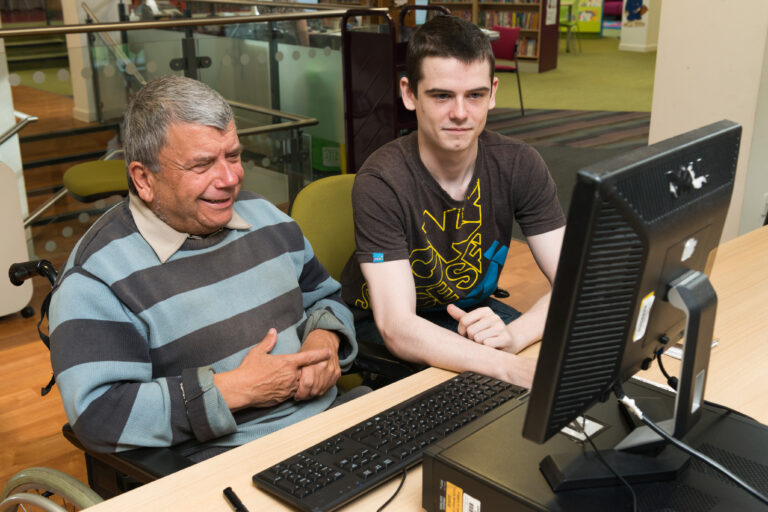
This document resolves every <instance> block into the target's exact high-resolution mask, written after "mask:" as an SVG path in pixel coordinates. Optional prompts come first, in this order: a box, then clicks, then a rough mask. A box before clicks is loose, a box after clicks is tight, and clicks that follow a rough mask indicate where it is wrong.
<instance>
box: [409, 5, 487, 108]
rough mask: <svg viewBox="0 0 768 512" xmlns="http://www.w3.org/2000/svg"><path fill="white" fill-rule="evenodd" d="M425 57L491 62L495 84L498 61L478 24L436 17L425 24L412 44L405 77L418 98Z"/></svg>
mask: <svg viewBox="0 0 768 512" xmlns="http://www.w3.org/2000/svg"><path fill="white" fill-rule="evenodd" d="M425 57H448V58H451V57H452V58H454V59H457V60H459V61H461V62H464V63H466V64H470V63H473V62H478V61H488V63H489V64H490V68H491V72H490V79H491V81H493V69H494V65H495V59H494V57H493V50H492V49H491V43H490V41H489V40H488V37H487V36H486V35H485V34H484V33H483V31H482V30H480V29H479V28H478V27H477V25H475V24H474V23H472V22H469V21H467V20H464V19H461V18H457V17H455V16H435V17H434V18H432V19H431V20H429V21H427V22H426V23H425V24H423V25H422V26H421V27H419V29H418V30H417V31H416V32H415V33H414V34H413V36H412V37H411V39H410V41H408V50H407V52H406V57H405V76H406V77H407V78H408V85H409V87H410V88H411V91H412V92H413V94H414V96H415V95H416V92H417V87H418V84H419V80H421V78H422V73H421V62H422V61H423V60H424V58H425Z"/></svg>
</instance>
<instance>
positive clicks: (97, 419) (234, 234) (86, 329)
mask: <svg viewBox="0 0 768 512" xmlns="http://www.w3.org/2000/svg"><path fill="white" fill-rule="evenodd" d="M235 210H236V211H237V213H238V214H239V215H240V216H241V217H242V218H243V219H244V220H245V221H246V222H248V223H250V224H251V227H250V228H249V229H238V230H232V229H223V230H221V231H219V232H217V233H215V234H213V235H210V236H208V237H206V238H199V239H196V238H188V239H187V240H186V241H185V242H184V244H183V245H182V246H181V248H180V249H179V250H178V251H177V252H176V253H174V254H173V255H172V256H171V257H170V258H169V259H168V260H167V261H166V262H165V263H161V262H160V260H159V259H158V257H157V255H156V254H155V252H154V251H153V249H152V248H151V247H150V245H149V244H148V243H147V242H146V240H145V239H144V238H143V237H142V236H141V234H140V233H139V231H138V230H137V227H136V223H135V222H134V219H133V217H132V214H131V211H130V210H129V208H128V202H127V201H125V202H122V203H120V204H118V205H117V206H115V207H114V208H112V209H111V210H110V211H109V212H107V213H106V214H104V215H103V216H102V217H101V218H100V219H99V220H98V221H97V222H96V223H94V225H93V226H92V227H91V228H90V229H89V230H88V232H87V233H86V234H85V235H84V236H83V238H82V239H81V240H80V241H79V242H78V244H77V245H76V246H75V249H74V250H73V252H72V254H71V255H70V258H69V260H68V262H67V264H66V267H65V268H64V271H63V272H62V273H61V274H60V276H59V279H58V281H57V283H56V287H55V289H54V293H53V297H52V301H51V307H50V331H51V362H52V364H53V370H54V374H55V375H56V379H57V382H58V384H59V389H60V391H61V396H62V400H63V402H64V409H65V411H66V413H67V417H68V418H69V421H70V423H71V425H72V427H73V429H74V431H75V433H76V434H77V436H78V438H79V439H80V440H81V441H82V442H83V444H85V445H86V446H87V447H88V448H90V449H92V450H96V451H101V452H113V451H122V450H127V449H131V448H136V447H142V446H177V445H179V446H181V447H182V448H183V447H185V446H191V445H196V446H199V445H202V446H209V445H210V446H236V445H240V444H243V443H245V442H247V441H250V440H253V439H256V438H258V437H260V436H263V435H265V434H268V433H270V432H274V431H275V430H278V429H280V428H282V427H285V426H287V425H290V424H292V423H295V422H297V421H300V420H302V419H304V418H307V417H309V416H312V415H314V414H317V413H319V412H321V411H323V410H325V409H327V408H328V407H329V406H330V404H331V402H332V401H333V400H334V398H335V397H336V389H335V387H334V388H332V389H331V390H329V391H328V392H327V393H326V394H325V395H324V396H322V397H318V398H316V399H314V400H310V401H306V402H294V401H293V400H289V401H286V402H284V403H282V404H279V405H276V406H273V407H267V408H260V409H257V408H250V409H245V410H241V411H237V412H236V413H232V412H230V411H229V409H228V408H227V405H226V403H225V402H224V399H223V398H222V396H221V394H220V393H219V391H218V389H217V388H216V387H215V386H214V385H213V372H223V371H228V370H232V369H234V368H236V367H237V366H238V365H239V364H240V362H241V361H242V359H243V357H244V356H245V354H246V353H247V352H248V350H249V349H250V348H252V347H253V346H254V344H255V343H258V342H259V341H260V340H261V339H262V338H263V337H264V336H265V335H266V333H267V331H268V329H269V328H270V327H275V328H276V329H277V331H278V341H277V344H276V346H275V348H274V349H273V350H272V352H271V353H272V354H286V353H295V352H298V351H299V349H300V347H301V343H302V341H303V340H304V339H305V338H306V335H307V334H308V333H309V332H310V331H311V330H313V329H316V328H323V329H329V330H334V331H336V332H338V333H339V334H340V338H341V340H342V342H341V344H340V348H339V360H340V363H341V366H342V369H344V368H346V367H348V366H349V365H351V363H352V360H353V359H354V357H355V355H356V353H357V345H356V342H355V339H354V327H353V321H352V315H351V313H350V312H349V310H347V308H346V307H345V306H344V305H343V303H342V302H341V299H340V296H339V289H340V286H339V284H338V283H337V282H336V281H334V280H333V278H331V277H330V276H329V275H328V273H327V272H326V270H325V269H324V268H323V267H322V265H321V264H320V263H319V262H318V261H317V258H315V257H314V254H313V252H312V248H311V247H310V245H309V243H308V242H307V241H306V239H305V238H304V237H303V236H302V234H301V231H300V230H299V227H298V226H297V225H296V223H294V222H293V221H292V220H291V219H290V217H288V216H287V215H285V214H284V213H282V212H281V211H279V210H278V209H277V208H275V207H274V206H273V205H272V204H270V203H269V202H268V201H267V200H265V199H263V198H261V197H259V196H256V195H254V194H250V193H247V192H243V193H241V194H240V196H239V197H238V200H237V202H236V203H235Z"/></svg>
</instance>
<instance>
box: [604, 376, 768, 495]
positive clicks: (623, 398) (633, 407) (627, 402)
mask: <svg viewBox="0 0 768 512" xmlns="http://www.w3.org/2000/svg"><path fill="white" fill-rule="evenodd" d="M616 396H617V397H618V398H619V402H621V403H622V404H624V406H625V407H626V408H627V410H628V411H629V412H631V413H632V414H634V415H635V416H637V417H638V418H640V420H641V421H642V422H643V423H645V424H646V425H648V427H650V429H651V430H653V431H654V432H656V433H657V434H658V435H660V436H661V437H662V438H663V439H665V440H666V441H668V442H670V443H672V444H674V445H675V446H676V447H678V448H679V449H681V450H683V451H684V452H685V453H687V454H689V455H691V456H692V457H695V458H697V459H699V460H701V461H703V462H705V463H707V464H709V465H710V466H712V467H713V468H715V469H716V470H718V471H720V472H721V473H722V474H724V475H725V476H727V477H728V478H730V479H731V480H733V481H734V482H735V483H736V484H737V485H739V486H740V487H742V488H743V489H744V490H745V491H747V492H748V493H749V494H751V495H752V496H754V497H755V498H757V499H758V500H759V501H761V502H762V503H764V504H766V505H768V498H766V497H765V496H763V495H762V494H760V493H759V492H757V490H755V489H754V488H752V487H751V486H750V485H749V484H747V483H746V482H745V481H743V480H741V479H740V478H739V477H738V476H736V475H735V474H733V473H732V472H731V471H730V470H729V469H727V468H726V467H725V466H723V465H721V464H720V463H719V462H717V461H716V460H714V459H711V458H709V457H707V456H706V455H704V454H703V453H701V452H699V451H696V450H694V449H693V448H691V447H690V446H688V445H687V444H685V443H683V442H682V441H680V440H679V439H675V438H674V437H672V436H671V435H669V434H668V433H667V432H666V431H664V429H662V428H661V427H659V426H658V425H656V424H655V423H654V422H653V421H651V420H650V419H649V418H648V417H646V416H645V414H643V411H641V410H640V408H639V407H638V406H637V404H636V403H635V401H634V400H633V399H631V398H629V397H628V396H627V395H625V394H624V391H623V390H622V389H621V387H617V389H616Z"/></svg>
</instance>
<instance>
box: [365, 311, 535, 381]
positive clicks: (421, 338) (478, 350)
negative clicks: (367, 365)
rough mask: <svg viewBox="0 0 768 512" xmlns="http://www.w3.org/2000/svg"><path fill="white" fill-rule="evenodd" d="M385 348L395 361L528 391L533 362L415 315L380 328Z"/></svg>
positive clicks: (400, 318)
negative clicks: (464, 373)
mask: <svg viewBox="0 0 768 512" xmlns="http://www.w3.org/2000/svg"><path fill="white" fill-rule="evenodd" d="M379 329H380V331H381V334H382V337H383V338H384V340H385V342H386V344H387V348H388V349H389V350H390V351H391V352H392V353H393V354H394V355H396V356H397V357H399V358H401V359H405V360H408V361H412V362H417V363H424V364H428V365H430V366H437V367H439V368H444V369H446V370H452V371H457V372H461V371H466V370H469V371H474V372H477V373H482V374H484V375H490V376H492V377H495V378H497V379H501V380H505V381H507V382H511V383H513V384H517V385H520V386H523V387H530V385H531V382H532V380H533V370H534V368H535V364H536V362H535V361H534V360H532V359H529V358H523V357H520V356H516V355H513V354H510V353H508V352H503V351H499V350H497V349H494V348H491V347H487V346H485V345H481V344H479V343H475V342H474V341H472V340H469V339H467V338H464V337H463V336H460V335H459V334H457V333H454V332H452V331H449V330H448V329H445V328H443V327H440V326H438V325H436V324H433V323H432V322H430V321H428V320H425V319H423V318H421V317H419V316H418V315H415V314H414V315H407V316H404V317H398V318H397V319H391V320H389V321H388V322H387V323H385V324H383V325H380V326H379Z"/></svg>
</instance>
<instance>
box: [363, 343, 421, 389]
mask: <svg viewBox="0 0 768 512" xmlns="http://www.w3.org/2000/svg"><path fill="white" fill-rule="evenodd" d="M357 349H358V352H357V358H356V359H355V362H354V364H353V371H365V372H371V373H375V374H377V375H382V376H385V377H389V378H391V379H393V380H398V379H402V378H403V377H407V376H409V375H412V374H414V373H416V372H418V371H421V370H423V369H424V368H426V365H422V364H416V363H410V362H408V361H403V360H402V359H398V358H397V357H395V356H393V355H392V353H391V352H390V351H389V350H387V347H385V346H384V345H380V344H378V343H369V342H365V341H360V340H358V341H357Z"/></svg>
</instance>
